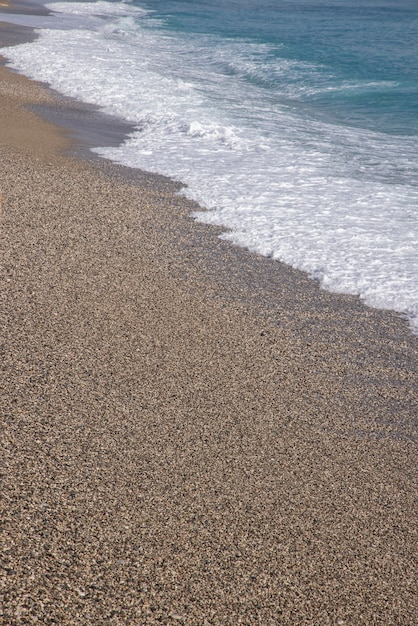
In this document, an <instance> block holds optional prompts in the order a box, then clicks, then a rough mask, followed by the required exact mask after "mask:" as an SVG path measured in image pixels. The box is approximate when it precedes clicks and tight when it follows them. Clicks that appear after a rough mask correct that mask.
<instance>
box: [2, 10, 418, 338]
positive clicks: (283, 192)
mask: <svg viewBox="0 0 418 626" xmlns="http://www.w3.org/2000/svg"><path fill="white" fill-rule="evenodd" d="M50 8H51V9H53V10H54V11H58V12H61V13H64V14H65V27H64V26H61V25H59V28H58V29H52V28H48V29H42V30H41V31H40V37H39V39H38V40H37V41H35V42H32V43H29V44H24V45H21V46H17V47H14V48H10V49H8V50H7V52H6V54H7V56H8V57H9V58H10V59H11V63H12V65H13V66H14V67H15V68H17V69H19V70H21V71H23V72H24V73H26V74H28V75H30V76H32V77H34V78H36V79H38V80H42V81H46V82H48V83H49V84H51V85H52V86H53V87H54V88H56V89H58V90H60V91H61V92H63V93H65V94H68V95H70V96H74V97H76V98H79V99H81V100H84V101H86V102H91V103H94V104H97V105H99V106H101V107H102V108H103V109H104V110H105V111H108V112H109V113H112V114H114V115H118V116H120V117H122V118H124V119H127V120H129V121H131V122H133V123H135V124H137V125H138V130H137V131H136V132H134V133H133V134H132V136H131V137H130V138H129V139H128V140H127V141H126V142H125V143H124V144H123V145H121V146H119V147H112V148H100V149H97V150H96V151H97V152H98V153H99V154H101V155H103V156H105V157H106V158H109V159H112V160H114V161H117V162H121V163H124V164H127V165H130V166H133V167H140V168H142V169H145V170H149V171H155V172H159V173H163V174H166V175H168V176H171V177H173V178H175V179H178V180H180V181H182V182H184V183H185V184H187V188H186V189H185V191H184V193H185V194H186V195H187V196H188V197H190V198H193V199H194V200H197V201H198V202H199V203H200V204H201V206H202V207H204V208H206V209H209V211H199V212H197V213H196V214H195V217H196V218H197V219H199V220H201V221H204V222H206V223H211V224H218V225H223V226H225V227H226V228H228V229H229V231H228V232H226V233H225V234H224V235H222V236H223V237H224V238H225V239H228V240H230V241H231V242H233V243H235V244H238V245H241V246H245V247H247V248H249V249H250V250H253V251H255V252H257V253H260V254H263V255H267V256H270V257H272V258H273V259H278V260H280V261H284V262H286V263H288V264H290V265H292V266H294V267H297V268H300V269H302V270H305V271H306V272H308V273H309V274H310V275H311V276H313V277H314V278H316V279H318V280H320V281H321V284H322V285H323V286H324V288H326V289H329V290H332V291H337V292H343V293H353V294H359V295H360V296H361V297H362V298H363V299H364V301H365V302H366V303H367V304H368V305H370V306H374V307H378V308H389V309H394V310H396V311H399V312H402V313H405V314H407V315H408V316H409V318H410V321H411V326H412V327H413V328H414V329H415V331H417V332H418V278H417V277H418V213H417V207H418V186H417V181H418V176H417V174H418V169H417V165H416V154H417V148H418V139H417V138H416V137H409V138H408V137H402V138H401V137H396V136H388V135H385V134H379V133H374V132H371V131H367V130H361V129H355V128H348V127H344V126H341V125H340V126H339V125H335V124H331V123H326V122H324V121H318V120H317V119H316V120H315V119H314V118H313V117H312V116H310V115H309V114H307V113H306V111H305V109H304V108H303V106H301V107H300V108H299V107H298V106H296V105H295V104H294V105H293V106H290V105H289V103H288V102H287V101H286V98H288V97H289V95H290V94H291V91H292V89H294V90H297V89H301V88H302V87H301V85H302V86H303V81H301V80H300V76H301V74H303V73H304V72H307V73H311V74H312V72H314V71H315V68H313V67H308V66H307V65H306V64H305V65H304V64H301V63H296V62H295V63H292V62H289V61H288V60H286V59H283V60H280V59H275V61H274V63H275V67H274V73H275V79H277V76H278V75H279V74H280V72H282V73H283V75H286V76H287V82H286V85H285V86H284V87H283V92H282V93H280V94H276V93H274V92H266V91H265V90H264V87H263V80H266V81H267V80H268V72H267V71H266V67H265V66H264V64H265V63H266V55H267V56H268V46H266V45H265V44H260V45H259V46H258V47H257V44H249V43H248V42H245V41H235V42H232V41H229V40H228V41H221V40H216V41H215V40H214V39H213V38H210V37H209V36H208V37H203V36H201V37H199V39H196V38H194V37H193V36H191V37H189V38H188V40H185V39H183V38H181V37H180V36H175V35H173V34H170V33H168V32H166V31H162V30H159V29H156V28H155V25H154V27H153V28H151V27H150V26H149V24H148V25H147V23H142V21H143V18H145V17H146V15H147V14H146V12H144V11H141V10H140V9H137V8H136V7H134V6H131V5H129V4H125V3H111V2H104V1H100V2H97V3H55V4H53V5H50ZM80 17H82V18H83V19H82V20H80ZM58 22H60V20H57V24H58ZM61 23H62V20H61V22H60V24H61ZM249 75H251V76H253V77H254V79H255V80H254V81H253V82H251V81H250V82H249V81H248V76H249ZM289 76H290V79H289ZM243 77H244V78H243ZM244 79H245V80H244ZM314 82H315V81H314ZM319 82H320V81H319V79H318V81H317V84H318V85H319ZM351 87H352V86H350V85H347V86H345V88H351ZM318 88H319V87H318ZM356 88H357V87H356ZM364 88H367V87H366V86H365V87H364ZM378 88H379V86H378ZM286 90H287V91H286ZM283 93H284V95H283ZM293 95H294V94H293Z"/></svg>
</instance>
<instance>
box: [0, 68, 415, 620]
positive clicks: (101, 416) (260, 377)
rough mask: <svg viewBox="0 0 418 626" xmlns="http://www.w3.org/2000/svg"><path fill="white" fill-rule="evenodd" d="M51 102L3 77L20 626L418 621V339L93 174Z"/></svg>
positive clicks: (0, 267)
mask: <svg viewBox="0 0 418 626" xmlns="http://www.w3.org/2000/svg"><path fill="white" fill-rule="evenodd" d="M56 102H57V99H56V98H55V95H54V93H53V92H50V91H48V90H47V89H46V88H45V87H43V86H42V85H40V84H38V83H34V82H32V81H30V80H29V79H26V78H25V77H23V76H21V75H18V74H15V73H13V72H11V71H10V70H8V69H7V68H4V67H1V66H0V138H1V140H0V156H1V159H2V173H1V176H0V191H1V193H2V216H1V219H2V222H1V225H0V242H1V243H0V260H1V263H0V285H1V289H0V294H1V295H0V297H1V306H0V320H1V327H2V329H3V332H2V342H1V351H2V377H3V380H2V389H3V390H4V392H3V393H2V394H1V396H0V411H1V414H2V416H3V420H2V422H3V423H2V427H3V438H2V440H3V447H4V451H3V458H4V459H5V462H4V485H3V487H2V496H1V504H2V509H3V518H4V527H5V532H4V542H5V543H4V550H3V551H2V552H3V554H4V570H3V572H4V576H3V574H2V576H3V578H2V579H1V580H2V586H3V594H4V596H3V598H4V600H3V615H2V618H3V620H4V623H5V624H20V623H29V622H31V621H33V620H35V619H37V620H38V621H40V622H41V623H50V622H51V620H55V622H56V623H59V624H67V623H68V624H72V625H75V624H80V625H81V624H83V625H85V624H100V623H105V622H106V623H114V624H143V625H144V626H145V625H147V626H149V625H151V624H157V623H165V624H176V623H183V624H190V625H195V626H197V625H202V624H219V625H225V624H239V623H241V624H248V625H249V624H260V623H261V624H266V625H267V624H272V625H273V624H289V625H292V626H293V625H294V624H312V623H321V624H332V625H335V624H339V625H342V624H344V625H347V626H348V625H351V626H359V625H362V624H363V625H364V626H366V625H367V626H368V625H370V624H382V625H387V624H394V625H395V624H397V625H399V626H406V625H407V624H413V623H414V622H415V621H416V619H417V618H418V605H417V602H416V595H415V588H414V581H415V575H416V559H415V558H414V556H416V537H415V533H414V526H415V523H416V485H415V482H414V478H415V476H416V432H417V430H416V421H415V420H416V417H415V416H416V409H417V407H418V390H417V384H416V381H417V373H418V360H417V350H416V348H417V337H416V336H414V335H412V334H411V333H410V331H409V328H408V326H407V322H406V321H405V320H401V319H400V318H399V316H398V315H397V314H395V313H391V312H387V311H379V310H374V309H370V308H368V307H366V306H365V305H363V303H362V302H361V301H360V300H359V299H358V298H356V297H353V296H341V295H338V294H332V293H329V292H325V291H323V290H321V289H320V287H319V285H318V284H317V283H315V282H314V281H312V280H311V279H309V278H308V276H307V275H305V274H303V273H302V272H299V271H297V270H293V269H292V268H290V267H288V266H285V265H283V264H280V263H277V262H274V263H273V262H272V261H271V260H269V259H266V258H264V257H258V256H256V255H254V254H251V253H250V252H248V251H246V250H245V249H242V248H238V247H235V246H232V245H231V244H229V243H227V242H225V241H222V240H220V239H219V238H218V236H217V235H218V233H219V232H221V229H217V228H215V227H212V226H207V225H204V224H201V223H198V222H195V221H194V220H192V218H191V217H190V214H191V212H192V211H193V210H194V209H195V208H196V205H195V204H194V203H192V202H190V201H188V200H187V199H186V198H184V197H182V196H180V195H178V194H177V191H178V189H179V185H178V184H176V183H174V182H172V181H170V180H169V179H166V178H164V177H162V176H157V175H153V174H147V173H146V172H141V171H139V170H138V171H136V170H135V171H133V170H129V169H127V168H124V167H121V166H116V165H114V164H112V163H110V162H107V161H104V160H102V159H99V158H94V159H91V160H90V159H84V158H82V156H81V155H78V156H76V157H75V156H74V147H77V140H74V139H71V134H70V135H69V134H68V131H64V132H62V130H61V129H60V127H59V125H58V126H57V125H55V124H52V123H50V122H48V121H45V120H44V119H42V118H40V117H39V116H37V115H36V114H35V113H34V112H33V106H34V105H36V106H37V107H38V106H41V107H45V106H47V107H50V106H52V107H54V106H56V104H55V103H56ZM60 103H61V104H60V105H59V106H60V107H64V108H65V106H70V105H69V103H67V105H66V104H65V100H61V99H60ZM28 107H29V108H28ZM70 108H71V107H70ZM36 110H38V109H36ZM43 110H44V111H45V109H43ZM48 110H49V111H50V109H48ZM75 110H76V109H75ZM71 114H74V117H75V118H76V117H77V114H76V113H74V110H73V111H72V113H71ZM58 115H59V117H57V118H55V119H57V120H61V119H64V115H65V110H63V111H62V114H61V110H60V111H59V114H58ZM89 119H91V121H92V124H93V125H94V124H95V123H96V121H97V120H96V121H95V117H94V115H93V116H92V117H91V118H89V117H88V113H86V122H85V124H87V126H88V124H89ZM102 119H103V118H101V121H102ZM101 121H100V123H101ZM83 123H84V122H83ZM97 123H98V122H97ZM64 126H65V124H64ZM90 137H91V135H90Z"/></svg>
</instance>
